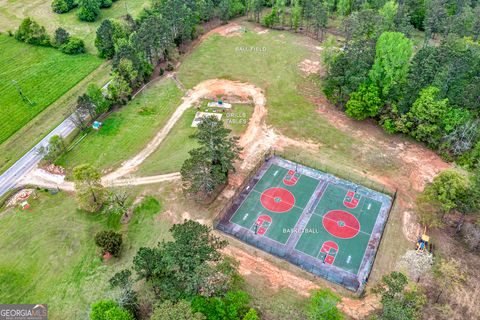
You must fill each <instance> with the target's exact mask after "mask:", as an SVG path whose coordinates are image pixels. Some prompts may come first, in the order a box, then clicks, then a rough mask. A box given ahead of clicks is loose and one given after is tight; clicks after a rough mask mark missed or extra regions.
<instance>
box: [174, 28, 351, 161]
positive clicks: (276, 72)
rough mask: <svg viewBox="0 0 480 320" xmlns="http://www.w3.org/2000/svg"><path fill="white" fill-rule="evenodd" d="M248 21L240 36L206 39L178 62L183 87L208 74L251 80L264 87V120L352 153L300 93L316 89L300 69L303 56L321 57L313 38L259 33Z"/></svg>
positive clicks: (346, 141) (341, 135)
mask: <svg viewBox="0 0 480 320" xmlns="http://www.w3.org/2000/svg"><path fill="white" fill-rule="evenodd" d="M246 25H247V30H249V31H248V32H247V33H245V34H242V35H240V36H234V37H222V36H219V35H212V36H211V37H209V38H208V39H206V40H205V41H204V42H203V43H202V44H201V45H200V46H199V47H198V49H197V50H195V52H193V53H192V54H191V55H190V56H188V58H187V59H185V61H184V62H183V63H182V65H181V66H180V69H179V72H178V78H179V79H180V80H181V81H182V82H183V84H184V85H185V86H186V87H187V88H192V87H194V86H195V85H196V84H197V83H199V82H201V81H203V80H206V79H212V78H226V79H232V80H240V81H246V82H250V83H254V84H255V85H257V86H259V87H260V88H262V89H264V90H265V94H266V97H267V108H268V119H267V122H268V123H269V124H271V125H273V126H274V127H275V128H276V129H278V130H280V131H281V132H282V133H283V134H285V135H287V136H289V137H295V138H300V139H309V140H313V141H318V142H321V143H323V144H326V145H328V146H330V147H335V148H336V152H339V153H340V152H344V153H349V152H351V141H352V139H351V138H350V137H348V136H347V135H346V134H344V133H342V132H341V131H339V130H336V129H335V128H333V127H332V126H331V125H329V124H328V123H327V121H326V120H324V119H323V118H322V117H321V116H320V115H318V114H317V113H316V112H315V108H316V107H315V106H314V105H313V104H311V103H310V102H308V101H307V99H306V98H305V96H304V93H303V91H305V90H319V89H318V87H316V86H315V84H314V83H312V81H311V79H309V78H305V77H304V76H303V75H302V74H301V71H300V70H299V68H298V65H299V63H300V62H302V61H303V60H304V59H307V58H310V59H319V51H318V50H316V49H315V48H314V47H313V48H312V46H311V41H312V40H311V39H307V38H305V37H303V36H301V35H297V34H294V33H289V32H280V31H274V30H270V31H269V32H267V33H264V34H257V33H256V32H255V31H253V25H250V24H246ZM317 45H318V44H317ZM249 48H254V49H249ZM263 48H264V49H263Z"/></svg>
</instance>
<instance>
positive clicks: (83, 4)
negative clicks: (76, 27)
mask: <svg viewBox="0 0 480 320" xmlns="http://www.w3.org/2000/svg"><path fill="white" fill-rule="evenodd" d="M78 5H79V6H80V10H79V11H78V18H79V19H80V20H82V21H87V22H93V21H95V20H96V19H97V17H98V15H99V14H100V0H78Z"/></svg>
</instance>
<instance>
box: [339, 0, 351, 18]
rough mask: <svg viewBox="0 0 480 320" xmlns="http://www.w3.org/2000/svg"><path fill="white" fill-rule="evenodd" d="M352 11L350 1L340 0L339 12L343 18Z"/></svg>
mask: <svg viewBox="0 0 480 320" xmlns="http://www.w3.org/2000/svg"><path fill="white" fill-rule="evenodd" d="M350 10H351V3H350V0H338V2H337V11H338V13H339V14H340V15H341V16H344V17H346V16H347V15H348V14H349V13H350Z"/></svg>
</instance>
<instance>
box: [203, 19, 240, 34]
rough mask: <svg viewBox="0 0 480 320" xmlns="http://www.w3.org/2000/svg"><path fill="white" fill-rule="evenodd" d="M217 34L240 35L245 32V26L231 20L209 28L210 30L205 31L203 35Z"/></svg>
mask: <svg viewBox="0 0 480 320" xmlns="http://www.w3.org/2000/svg"><path fill="white" fill-rule="evenodd" d="M214 33H215V34H219V35H221V36H223V37H234V36H240V35H242V34H243V33H245V27H244V26H241V25H239V24H237V23H235V22H231V23H229V24H226V25H223V26H220V27H218V28H215V29H213V30H211V31H210V32H208V33H206V34H205V35H204V37H208V36H210V35H212V34H214Z"/></svg>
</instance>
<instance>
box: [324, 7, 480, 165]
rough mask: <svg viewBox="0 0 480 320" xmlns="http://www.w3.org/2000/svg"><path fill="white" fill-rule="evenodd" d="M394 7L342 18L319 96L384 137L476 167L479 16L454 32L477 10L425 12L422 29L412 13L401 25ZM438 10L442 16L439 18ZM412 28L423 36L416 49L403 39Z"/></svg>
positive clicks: (475, 16) (479, 74)
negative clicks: (404, 139)
mask: <svg viewBox="0 0 480 320" xmlns="http://www.w3.org/2000/svg"><path fill="white" fill-rule="evenodd" d="M433 2H435V1H432V3H433ZM392 3H393V2H391V1H389V2H386V3H385V5H384V6H383V7H381V8H380V9H379V10H374V9H362V10H360V11H355V12H352V13H351V14H350V15H349V16H348V17H346V18H345V20H344V23H345V36H346V39H345V42H344V44H343V46H342V48H341V50H334V49H332V48H331V50H327V51H328V55H326V60H325V61H326V63H327V76H326V78H325V82H324V92H325V94H326V95H327V97H328V98H329V99H330V101H332V102H333V103H335V104H336V105H338V106H339V107H341V108H344V109H345V111H346V113H347V115H349V116H350V117H352V118H355V119H359V120H362V119H365V118H369V117H372V118H375V119H377V120H378V122H379V123H380V124H381V125H382V126H383V127H384V128H385V130H387V131H388V132H391V133H395V132H402V133H406V134H409V135H411V136H412V137H414V138H415V139H417V140H418V141H422V142H425V143H426V144H427V145H428V146H430V147H431V148H433V149H436V150H438V151H439V152H440V153H442V154H443V155H444V156H445V157H447V158H448V159H452V160H453V159H456V160H458V161H459V162H460V163H462V164H464V165H466V166H468V167H472V168H475V167H478V164H479V161H480V158H479V157H478V155H479V149H480V143H479V133H480V131H479V126H478V123H479V111H480V110H479V109H478V106H479V102H480V100H479V97H480V85H479V81H478V80H479V77H480V44H479V42H478V30H477V28H478V26H477V25H478V23H479V22H480V20H479V19H480V16H479V15H475V14H473V15H469V18H468V19H467V18H465V20H467V22H468V23H467V22H464V23H465V25H464V26H459V25H458V24H459V23H460V22H459V19H460V18H461V17H462V16H463V15H466V14H467V13H466V12H475V10H478V6H477V7H471V6H469V5H467V4H465V5H464V6H463V7H461V8H458V6H459V4H455V8H456V9H455V10H453V9H452V7H451V5H453V4H451V5H448V3H446V2H445V3H437V6H436V7H435V8H432V7H431V6H430V5H428V6H427V7H426V8H425V17H424V20H423V24H422V25H421V26H420V25H419V23H418V21H417V22H415V24H413V22H414V21H412V19H411V14H412V12H411V10H412V9H408V10H404V11H403V12H405V11H407V13H408V15H409V16H410V18H409V19H408V20H405V19H403V20H399V19H398V16H399V15H404V14H405V13H402V12H401V11H400V10H401V6H400V5H398V4H397V5H393V4H392ZM430 3H431V2H429V4H430ZM403 5H405V4H403ZM403 5H402V6H403ZM439 8H443V10H444V11H445V14H444V16H445V17H443V16H442V17H443V18H442V19H440V18H439V13H438V12H437V11H438V9H439ZM447 9H448V10H447ZM388 12H391V13H388ZM392 13H393V14H392ZM431 16H435V17H436V18H435V19H433V18H432V19H429V17H431ZM439 19H440V20H441V22H442V23H441V25H437V24H438V23H439V21H440V20H439ZM431 20H432V21H431ZM460 20H461V19H460ZM402 21H403V22H402ZM462 21H463V20H462ZM407 24H409V27H408V28H406V27H405V26H406V25H407ZM413 27H421V28H425V30H426V31H425V35H426V38H425V41H424V43H423V46H422V47H420V48H414V46H413V41H412V40H411V33H410V32H408V30H412V28H413ZM431 38H436V40H434V42H432V40H431Z"/></svg>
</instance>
